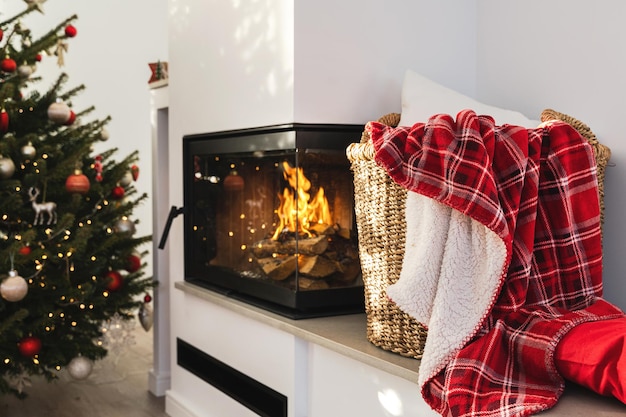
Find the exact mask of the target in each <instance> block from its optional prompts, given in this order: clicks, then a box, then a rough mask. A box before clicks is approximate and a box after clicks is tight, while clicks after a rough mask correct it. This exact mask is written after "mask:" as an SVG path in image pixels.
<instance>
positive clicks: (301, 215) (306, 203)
mask: <svg viewBox="0 0 626 417" xmlns="http://www.w3.org/2000/svg"><path fill="white" fill-rule="evenodd" d="M283 177H284V178H285V180H287V182H289V188H288V187H285V189H284V190H283V193H282V195H281V194H278V199H279V200H280V204H279V206H278V209H277V210H276V213H277V214H278V218H279V219H280V224H279V225H278V228H276V231H275V232H274V236H272V239H274V240H276V239H278V236H279V235H280V234H281V232H282V231H283V230H285V229H287V230H289V231H290V232H297V233H299V234H300V233H302V234H306V235H307V236H308V237H311V236H313V234H312V233H311V230H310V229H311V227H312V225H314V224H316V223H317V224H328V225H330V224H332V223H333V221H332V218H331V216H330V207H329V205H328V200H327V199H326V196H325V195H324V188H322V187H320V188H319V191H318V192H317V194H316V195H315V197H313V198H311V195H310V194H309V190H310V189H311V181H309V180H308V179H307V178H306V177H305V176H304V170H303V169H302V168H301V167H297V168H293V167H291V166H290V165H289V164H288V163H287V162H283ZM294 190H295V192H294Z"/></svg>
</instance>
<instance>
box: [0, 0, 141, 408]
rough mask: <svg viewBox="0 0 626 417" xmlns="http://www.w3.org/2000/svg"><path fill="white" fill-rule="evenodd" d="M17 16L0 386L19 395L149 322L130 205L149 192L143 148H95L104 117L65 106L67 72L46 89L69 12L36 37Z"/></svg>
mask: <svg viewBox="0 0 626 417" xmlns="http://www.w3.org/2000/svg"><path fill="white" fill-rule="evenodd" d="M42 4H43V1H42V0H25V8H24V10H23V12H21V13H19V14H17V15H15V16H12V17H10V18H8V19H6V20H4V21H2V22H0V48H1V52H2V54H1V55H0V295H1V297H0V393H13V394H15V395H18V396H25V395H26V392H25V391H24V389H23V388H24V386H25V385H27V384H26V382H27V381H28V378H29V377H30V376H42V377H45V378H46V379H48V380H50V381H52V380H54V379H56V378H57V377H58V375H59V372H64V371H65V370H67V371H68V372H69V374H70V375H71V376H72V377H74V378H76V379H82V378H85V377H87V376H88V375H89V373H90V371H91V366H92V364H93V361H95V360H98V359H101V358H103V357H104V356H105V355H106V354H107V351H108V350H109V349H108V346H110V343H109V342H110V340H108V339H107V338H108V336H109V335H107V330H108V331H110V330H111V329H112V327H113V326H119V325H120V323H128V322H129V321H130V320H134V319H135V314H136V312H137V311H138V310H139V315H140V321H141V323H142V325H144V328H146V330H147V329H148V328H149V326H150V324H151V316H150V313H151V310H150V307H149V305H148V304H147V303H149V302H150V296H149V295H148V293H147V291H149V290H150V288H151V287H152V286H153V281H152V279H151V278H150V277H146V276H145V271H144V269H145V263H144V262H143V261H142V257H143V256H145V255H146V252H145V251H144V252H140V251H139V249H140V247H141V246H142V245H143V244H145V243H147V242H149V241H151V237H150V236H143V237H136V236H135V232H136V227H135V226H136V223H137V221H136V220H133V219H132V212H133V209H134V208H136V206H137V205H138V204H141V202H142V201H143V200H145V198H146V195H145V194H140V193H139V192H137V190H136V189H135V188H134V185H133V183H134V180H136V179H137V177H136V176H137V175H138V172H139V171H138V168H137V165H136V163H137V161H138V152H134V153H132V154H130V155H128V156H127V157H124V158H122V159H121V160H119V161H118V160H116V159H115V158H114V155H115V153H116V151H117V150H116V149H111V150H107V151H104V152H100V153H98V154H97V155H93V153H94V152H93V148H94V146H93V145H94V144H95V143H96V142H101V141H104V140H106V139H107V138H108V133H107V131H106V129H105V126H106V124H107V123H108V122H109V121H110V118H109V117H107V118H105V119H102V120H89V121H85V122H83V120H87V116H88V115H89V113H90V112H92V111H93V110H94V108H93V107H92V108H88V109H84V110H81V111H78V110H75V109H73V108H72V98H73V97H75V96H76V95H77V94H79V93H80V92H81V91H83V89H84V86H78V87H75V88H69V89H68V88H66V83H67V82H68V76H67V74H64V73H61V74H60V75H59V76H58V78H57V79H55V80H51V82H50V85H49V86H48V87H46V88H44V89H43V90H44V91H38V90H37V88H36V87H37V86H40V84H41V83H42V82H43V80H42V79H41V78H39V77H37V76H36V72H35V69H36V66H37V63H38V62H39V61H41V60H42V59H56V60H58V64H59V65H60V66H62V65H63V59H66V58H67V57H66V56H65V55H66V53H67V44H68V42H70V41H71V38H73V37H75V36H76V34H77V29H76V27H75V26H74V22H75V20H76V19H77V17H76V16H71V17H69V18H68V19H67V20H65V21H63V22H60V23H59V24H58V25H57V26H56V27H54V28H53V29H52V30H50V31H49V32H47V33H46V34H45V35H43V36H41V37H40V38H37V39H34V38H33V35H32V34H31V31H30V30H29V29H28V28H27V26H26V25H25V23H24V21H25V19H26V18H27V17H28V16H29V15H30V14H31V13H33V12H42Z"/></svg>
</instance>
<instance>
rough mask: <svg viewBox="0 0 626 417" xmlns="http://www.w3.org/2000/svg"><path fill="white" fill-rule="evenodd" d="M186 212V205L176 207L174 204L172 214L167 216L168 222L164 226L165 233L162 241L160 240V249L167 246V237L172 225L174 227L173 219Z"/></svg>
mask: <svg viewBox="0 0 626 417" xmlns="http://www.w3.org/2000/svg"><path fill="white" fill-rule="evenodd" d="M184 212H185V207H176V206H172V208H171V209H170V214H169V215H168V216H167V222H165V227H164V228H163V235H162V236H161V241H160V242H159V249H163V248H164V247H165V242H167V237H168V236H169V234H170V227H172V221H174V219H175V218H176V217H178V216H179V215H180V214H183V213H184Z"/></svg>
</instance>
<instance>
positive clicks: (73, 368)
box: [67, 356, 93, 380]
mask: <svg viewBox="0 0 626 417" xmlns="http://www.w3.org/2000/svg"><path fill="white" fill-rule="evenodd" d="M92 369H93V362H92V361H91V359H88V358H85V357H84V356H77V357H75V358H74V359H72V360H71V361H70V363H69V364H68V365H67V372H69V374H70V376H71V377H72V378H74V379H78V380H81V379H85V378H87V377H88V376H89V375H91V371H92Z"/></svg>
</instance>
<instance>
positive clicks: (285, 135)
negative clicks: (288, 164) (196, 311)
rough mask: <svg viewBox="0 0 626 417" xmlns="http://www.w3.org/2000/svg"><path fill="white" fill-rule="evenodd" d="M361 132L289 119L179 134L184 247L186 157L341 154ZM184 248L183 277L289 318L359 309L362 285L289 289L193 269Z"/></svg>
mask: <svg viewBox="0 0 626 417" xmlns="http://www.w3.org/2000/svg"><path fill="white" fill-rule="evenodd" d="M362 131H363V125H358V124H305V123H290V124H281V125H271V126H263V127H256V128H248V129H236V130H228V131H220V132H213V133H203V134H191V135H185V136H184V137H183V195H184V207H185V216H184V245H185V248H189V247H190V245H193V241H192V236H191V235H192V234H191V230H192V227H193V225H192V221H193V219H192V216H191V215H190V213H189V208H190V207H192V206H193V201H192V200H193V196H192V192H191V189H192V186H193V182H194V166H193V163H192V162H191V161H192V160H193V156H194V155H198V154H203V153H204V154H215V153H225V154H226V153H239V152H250V153H254V152H269V151H293V152H296V153H297V152H303V151H306V150H320V149H323V150H324V151H325V152H334V151H336V152H340V153H342V154H343V155H345V152H346V148H347V147H348V145H349V144H350V143H352V142H358V141H359V140H360V137H361V133H362ZM242 139H245V140H242ZM346 159H347V158H346ZM353 207H354V205H353ZM352 230H353V231H354V233H356V225H353V227H352ZM184 252H185V255H184V265H185V276H184V279H185V281H187V282H190V283H193V284H196V285H199V286H201V287H204V288H208V289H210V290H213V291H216V292H218V293H221V294H224V295H226V296H229V297H231V298H234V299H238V300H241V301H244V302H246V303H248V304H251V305H255V306H257V307H260V308H263V309H265V310H269V311H272V312H274V313H277V314H280V315H283V316H286V317H289V318H292V319H302V318H309V317H320V316H329V315H340V314H352V313H361V312H363V311H364V293H363V286H362V285H355V286H349V287H344V288H333V289H325V290H319V291H315V290H313V291H298V290H296V291H293V290H289V289H287V288H282V287H279V286H273V285H268V284H267V283H265V282H262V281H258V280H252V279H249V278H245V277H242V276H240V275H238V274H236V273H233V272H232V271H230V270H228V269H226V268H222V267H218V266H208V267H207V266H203V267H199V266H198V265H195V264H194V262H192V261H193V259H192V256H191V251H189V250H185V251H184ZM359 280H361V277H359Z"/></svg>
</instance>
